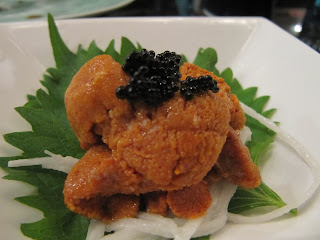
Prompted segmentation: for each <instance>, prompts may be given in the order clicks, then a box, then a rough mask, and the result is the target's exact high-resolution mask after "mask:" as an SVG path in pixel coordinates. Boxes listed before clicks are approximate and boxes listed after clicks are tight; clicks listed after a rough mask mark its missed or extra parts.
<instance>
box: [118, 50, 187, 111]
mask: <svg viewBox="0 0 320 240" xmlns="http://www.w3.org/2000/svg"><path fill="white" fill-rule="evenodd" d="M180 59H181V56H180V55H177V54H176V53H175V52H169V51H166V52H164V53H161V54H158V55H157V56H155V53H154V51H147V50H145V49H143V50H142V51H141V52H140V53H138V52H132V53H131V54H130V55H129V56H128V57H127V59H126V63H125V64H124V65H123V66H122V69H123V70H124V71H125V72H126V73H127V74H129V75H130V77H131V78H130V81H129V83H127V85H126V86H120V87H118V88H117V90H116V96H117V97H118V98H119V99H127V100H128V101H129V102H136V101H138V100H141V101H143V102H144V103H145V104H147V105H151V106H152V105H159V104H161V103H162V102H164V101H166V100H169V99H171V98H172V97H173V96H174V93H175V92H176V91H178V90H179V87H178V84H179V78H180V77H181V74H180V73H179V63H180Z"/></svg>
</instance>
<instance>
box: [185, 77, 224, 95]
mask: <svg viewBox="0 0 320 240" xmlns="http://www.w3.org/2000/svg"><path fill="white" fill-rule="evenodd" d="M208 90H211V91H212V92H214V93H217V92H219V87H218V85H217V81H216V80H214V79H213V78H212V76H210V75H207V76H200V77H199V78H195V77H190V76H189V77H187V78H186V80H184V81H181V88H180V93H181V95H183V96H184V97H185V98H186V99H187V100H191V99H192V98H193V96H194V94H195V93H200V92H205V91H208Z"/></svg>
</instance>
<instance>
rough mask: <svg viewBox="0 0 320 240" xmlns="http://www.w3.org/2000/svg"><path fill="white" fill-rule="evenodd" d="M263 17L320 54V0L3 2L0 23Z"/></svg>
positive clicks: (54, 0) (7, 0) (78, 0)
mask: <svg viewBox="0 0 320 240" xmlns="http://www.w3.org/2000/svg"><path fill="white" fill-rule="evenodd" d="M46 12H50V13H52V14H53V16H54V17H55V18H56V19H59V18H60V19H61V18H74V17H129V16H262V17H265V18H268V19H269V20H271V21H272V22H274V23H275V24H277V25H278V26H280V27H281V28H283V29H284V30H286V31H287V32H289V33H290V34H292V35H293V36H295V37H297V38H299V39H300V40H301V41H303V42H305V43H306V44H308V45H309V46H311V47H312V48H314V49H315V50H316V51H318V52H320V0H1V1H0V23H1V22H12V21H22V20H30V21H34V20H37V19H41V18H45V17H46Z"/></svg>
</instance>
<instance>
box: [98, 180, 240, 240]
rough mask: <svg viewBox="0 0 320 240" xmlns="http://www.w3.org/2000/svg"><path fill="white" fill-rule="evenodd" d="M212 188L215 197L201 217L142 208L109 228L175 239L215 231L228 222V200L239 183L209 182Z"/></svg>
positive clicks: (106, 237) (108, 229)
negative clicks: (159, 213) (135, 214)
mask: <svg viewBox="0 0 320 240" xmlns="http://www.w3.org/2000/svg"><path fill="white" fill-rule="evenodd" d="M209 191H210V195H211V197H212V199H213V201H212V204H211V206H210V207H209V209H208V210H207V212H206V214H205V216H203V217H201V218H197V219H190V220H187V219H179V218H176V217H173V218H170V217H163V216H160V215H156V214H149V213H143V212H140V213H139V214H138V216H137V217H136V218H126V219H120V220H118V221H117V222H114V223H111V224H109V225H107V226H106V230H107V231H108V232H111V231H115V232H116V233H117V232H119V231H120V232H123V231H130V232H131V233H133V232H135V234H138V233H141V232H144V233H145V234H149V235H150V237H151V236H152V235H153V236H161V237H164V238H173V239H174V240H189V239H190V238H192V237H198V236H205V235H209V234H212V233H214V232H216V231H217V230H219V229H220V228H222V227H223V226H224V225H225V223H226V221H227V213H228V204H229V202H230V199H231V198H232V196H233V194H234V192H235V191H236V186H234V185H232V184H230V183H227V182H225V181H220V182H219V183H215V184H210V185H209ZM112 235H113V234H111V235H107V236H105V237H104V238H103V239H104V240H110V239H111V240H112V239H115V238H114V236H112ZM111 236H112V238H111ZM140 239H146V238H140Z"/></svg>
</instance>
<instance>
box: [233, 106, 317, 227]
mask: <svg viewBox="0 0 320 240" xmlns="http://www.w3.org/2000/svg"><path fill="white" fill-rule="evenodd" d="M241 107H242V109H243V110H244V112H245V113H246V114H248V115H249V116H250V117H252V118H254V119H256V120H258V121H259V122H260V123H261V124H263V125H265V126H266V127H267V128H269V129H271V130H272V131H274V132H276V133H277V137H278V138H279V139H280V140H281V141H283V142H286V143H288V144H289V145H290V146H291V147H292V148H293V149H294V150H295V151H296V152H297V153H298V154H299V156H300V157H301V158H302V159H303V160H304V161H305V162H306V163H307V165H308V166H309V168H310V169H311V171H312V174H313V182H312V184H311V185H310V187H309V188H308V189H307V192H306V194H303V195H300V197H299V198H298V199H297V200H296V201H295V202H293V203H290V204H288V205H286V206H284V207H282V208H279V209H276V210H274V211H272V212H269V213H266V214H263V215H260V216H254V217H250V216H242V215H238V214H233V213H228V220H229V221H231V222H235V223H260V222H265V221H269V220H271V219H274V218H277V217H280V216H282V215H283V214H286V213H288V212H289V211H290V210H292V209H294V208H297V207H299V206H301V205H302V204H303V203H304V202H306V201H307V200H308V199H309V198H310V197H311V196H312V195H313V194H314V192H315V191H316V190H317V188H318V187H319V185H320V166H319V162H317V161H316V160H315V159H314V158H313V157H312V156H311V154H310V153H309V152H308V151H307V149H306V148H305V147H304V146H303V145H302V144H301V143H299V142H298V141H297V140H296V139H295V138H293V137H292V136H291V135H289V134H288V133H287V132H285V131H284V130H283V129H281V128H280V127H278V126H277V125H276V124H275V123H274V122H272V121H271V120H269V119H268V118H265V117H264V116H262V115H261V114H259V113H257V112H256V111H254V110H253V109H252V108H250V107H248V106H246V105H245V104H243V103H241Z"/></svg>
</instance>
